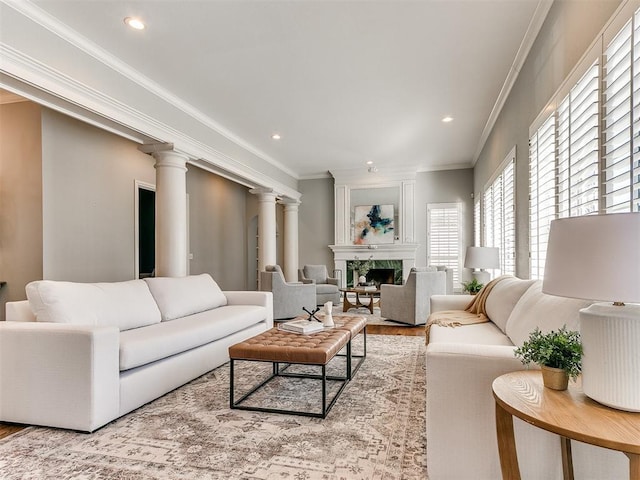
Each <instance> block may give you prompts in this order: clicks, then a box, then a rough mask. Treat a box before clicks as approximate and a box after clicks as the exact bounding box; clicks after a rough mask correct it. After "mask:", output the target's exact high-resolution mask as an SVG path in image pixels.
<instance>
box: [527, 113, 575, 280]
mask: <svg viewBox="0 0 640 480" xmlns="http://www.w3.org/2000/svg"><path fill="white" fill-rule="evenodd" d="M555 126H556V122H555V118H554V117H553V116H551V117H549V119H548V120H546V121H545V122H544V123H543V124H542V126H541V127H540V128H539V129H538V130H537V131H536V132H535V133H534V134H533V136H532V137H531V139H530V140H529V178H530V182H529V245H530V257H531V258H530V262H529V265H530V272H529V274H530V277H531V278H533V279H540V278H542V277H543V276H544V263H545V260H546V252H547V242H548V239H549V226H550V224H551V220H553V219H554V218H555V217H556V168H555V166H556V162H555V144H556V140H555V138H556V136H555ZM558 178H559V181H560V180H561V177H560V175H559V177H558ZM567 185H568V181H567ZM559 188H560V187H559ZM567 188H568V187H567Z"/></svg>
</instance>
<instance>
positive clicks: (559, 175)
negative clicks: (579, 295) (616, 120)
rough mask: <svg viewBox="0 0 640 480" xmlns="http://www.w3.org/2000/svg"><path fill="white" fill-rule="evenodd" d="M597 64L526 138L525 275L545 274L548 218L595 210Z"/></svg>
mask: <svg viewBox="0 0 640 480" xmlns="http://www.w3.org/2000/svg"><path fill="white" fill-rule="evenodd" d="M598 78H599V77H598V63H597V62H596V63H593V64H592V65H591V66H590V67H589V68H588V69H587V72H586V73H585V74H584V76H583V77H582V78H581V79H580V80H579V81H578V82H577V83H576V84H575V85H574V86H573V87H572V88H571V90H570V92H569V94H568V95H566V96H565V97H564V98H563V99H562V101H561V102H560V105H559V106H558V109H557V111H556V112H555V114H553V115H551V116H550V117H549V118H548V119H547V120H546V121H544V123H543V124H542V126H540V128H539V129H538V130H537V131H535V132H534V133H533V135H532V136H531V138H530V139H529V256H530V260H529V276H530V277H531V278H534V279H540V278H542V277H543V276H544V263H545V260H546V252H547V241H548V238H549V227H550V223H551V220H553V219H555V218H562V217H574V216H579V215H589V214H597V213H598V211H599V199H598V192H599V175H598V168H599V167H598V165H599V154H600V140H599V139H600V137H599V113H598V111H599V96H600V94H599V88H598Z"/></svg>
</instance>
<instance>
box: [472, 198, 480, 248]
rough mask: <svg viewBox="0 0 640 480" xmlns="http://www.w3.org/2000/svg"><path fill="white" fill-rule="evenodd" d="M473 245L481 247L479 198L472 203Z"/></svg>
mask: <svg viewBox="0 0 640 480" xmlns="http://www.w3.org/2000/svg"><path fill="white" fill-rule="evenodd" d="M473 245H474V246H476V247H479V246H481V245H482V220H481V217H480V198H477V199H476V201H475V202H474V203H473Z"/></svg>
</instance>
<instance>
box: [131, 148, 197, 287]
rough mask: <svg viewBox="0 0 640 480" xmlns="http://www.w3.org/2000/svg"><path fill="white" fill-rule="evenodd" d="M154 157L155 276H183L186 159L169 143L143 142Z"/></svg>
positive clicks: (184, 258)
mask: <svg viewBox="0 0 640 480" xmlns="http://www.w3.org/2000/svg"><path fill="white" fill-rule="evenodd" d="M140 150H141V151H143V152H145V153H150V154H151V155H152V156H153V158H154V159H155V160H156V164H155V169H156V268H155V274H156V276H157V277H184V276H186V275H187V272H188V268H187V255H188V245H187V178H186V173H187V166H186V165H187V160H188V159H189V157H187V156H186V155H183V154H181V153H177V152H175V151H174V150H173V145H168V144H154V145H143V146H141V147H140Z"/></svg>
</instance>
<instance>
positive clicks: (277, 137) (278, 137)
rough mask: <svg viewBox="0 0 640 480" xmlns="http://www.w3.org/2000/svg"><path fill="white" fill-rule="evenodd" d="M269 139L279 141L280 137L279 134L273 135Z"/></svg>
mask: <svg viewBox="0 0 640 480" xmlns="http://www.w3.org/2000/svg"><path fill="white" fill-rule="evenodd" d="M271 138H273V139H274V140H280V139H281V138H282V137H281V136H280V134H279V133H274V134H273V135H271Z"/></svg>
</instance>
